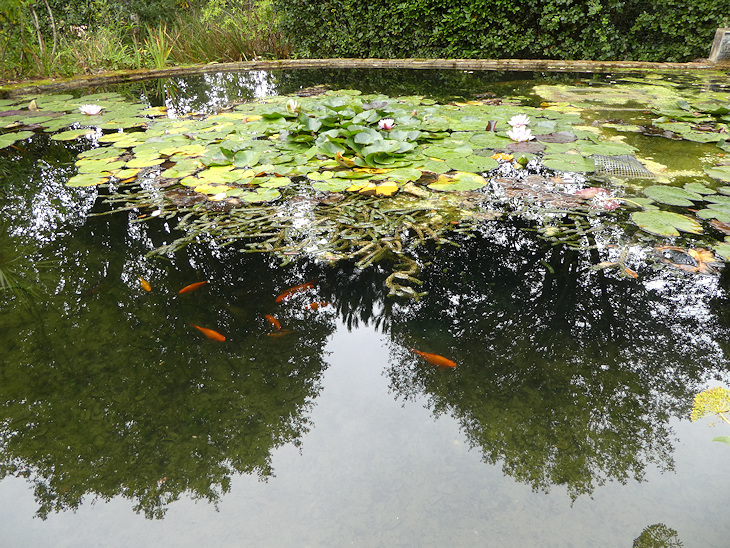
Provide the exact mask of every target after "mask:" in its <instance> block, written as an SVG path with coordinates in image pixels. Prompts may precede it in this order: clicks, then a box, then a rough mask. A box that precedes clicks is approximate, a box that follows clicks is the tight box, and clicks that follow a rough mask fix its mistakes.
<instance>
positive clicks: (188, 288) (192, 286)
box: [178, 281, 208, 293]
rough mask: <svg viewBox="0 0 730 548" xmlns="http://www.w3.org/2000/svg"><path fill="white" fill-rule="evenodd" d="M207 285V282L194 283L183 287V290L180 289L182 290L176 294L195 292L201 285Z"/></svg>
mask: <svg viewBox="0 0 730 548" xmlns="http://www.w3.org/2000/svg"><path fill="white" fill-rule="evenodd" d="M207 283H208V282H207V281H205V282H196V283H194V284H190V285H186V286H185V287H183V288H182V289H181V290H180V291H178V293H188V292H190V291H195V290H196V289H198V288H199V287H200V286H201V285H205V284H207Z"/></svg>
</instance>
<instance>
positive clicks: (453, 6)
mask: <svg viewBox="0 0 730 548" xmlns="http://www.w3.org/2000/svg"><path fill="white" fill-rule="evenodd" d="M274 5H275V6H276V8H277V11H278V13H279V17H280V24H281V26H282V28H283V30H284V31H285V32H286V33H287V35H288V37H289V39H290V40H291V42H292V44H293V45H294V48H295V53H296V55H297V56H299V57H380V58H404V57H431V58H434V57H435V58H475V59H479V58H482V59H492V58H503V59H504V58H516V59H520V58H522V59H593V60H598V61H602V60H635V61H689V60H692V59H695V58H699V57H707V55H708V54H709V51H710V45H711V44H712V39H713V37H714V35H715V30H716V29H717V28H718V27H722V26H723V25H724V24H725V23H727V22H728V21H729V20H730V19H729V18H730V0H587V1H586V0H401V1H399V0H369V1H367V2H362V1H358V0H320V1H318V2H313V1H312V0H274Z"/></svg>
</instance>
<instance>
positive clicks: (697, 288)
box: [0, 71, 730, 546]
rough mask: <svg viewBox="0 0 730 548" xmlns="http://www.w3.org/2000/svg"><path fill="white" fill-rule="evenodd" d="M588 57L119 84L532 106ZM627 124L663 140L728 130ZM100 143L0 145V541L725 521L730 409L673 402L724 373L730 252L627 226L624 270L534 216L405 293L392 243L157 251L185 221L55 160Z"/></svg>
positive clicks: (538, 535)
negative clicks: (110, 200)
mask: <svg viewBox="0 0 730 548" xmlns="http://www.w3.org/2000/svg"><path fill="white" fill-rule="evenodd" d="M600 79H603V80H604V81H605V80H606V79H607V77H606V75H598V76H589V75H535V74H500V73H481V74H478V73H477V74H469V73H448V72H431V71H414V72H408V71H398V72H393V71H374V72H370V73H368V72H365V71H358V72H353V71H333V72H323V71H316V72H315V71H312V72H306V71H305V72H288V73H279V74H269V73H249V74H215V75H207V76H200V77H190V78H186V79H177V80H174V81H165V82H158V83H147V84H143V85H139V86H138V87H135V88H131V89H126V90H123V91H124V93H129V94H130V95H131V96H133V97H136V98H141V99H142V101H143V102H144V101H147V102H149V103H150V104H152V105H153V106H154V105H160V104H163V103H166V104H167V105H168V108H169V109H174V110H175V111H176V112H177V113H184V112H201V111H202V112H208V111H214V110H215V109H216V108H219V107H221V106H223V105H226V104H228V103H229V102H231V101H239V100H241V99H249V100H250V99H253V98H255V97H264V96H269V95H273V94H287V93H293V92H295V91H297V90H300V89H301V88H305V87H308V86H313V85H320V84H326V85H329V86H330V87H331V88H333V89H338V88H340V87H343V88H352V87H356V88H358V89H360V90H362V91H363V92H367V93H370V92H382V93H386V94H390V95H399V94H401V95H405V94H415V93H418V94H421V95H427V96H431V97H434V98H435V99H437V100H440V101H448V100H452V99H454V98H463V99H464V100H468V99H470V98H472V97H474V96H475V95H476V94H480V93H484V92H490V93H494V94H495V95H497V96H504V97H507V96H512V97H521V98H523V100H524V101H525V102H526V103H531V104H539V102H540V98H539V97H537V96H536V95H535V94H534V86H535V84H536V83H544V84H549V83H564V82H568V83H570V84H571V85H572V84H574V83H577V82H579V83H585V82H590V81H598V80H600ZM695 84H696V82H692V83H690V84H687V85H688V86H692V85H695ZM726 84H727V83H726V82H723V81H722V80H721V79H720V80H719V81H712V82H709V83H708V82H703V83H702V85H701V86H700V87H702V86H704V87H703V89H706V88H710V87H713V86H714V88H715V89H716V90H720V91H723V90H727V87H726ZM581 85H583V84H581ZM729 102H730V101H729ZM625 112H626V111H624V113H623V114H622V116H624V117H625V116H626V113H625ZM632 112H633V111H632ZM591 116H592V117H593V118H595V119H598V118H599V116H598V115H597V114H595V113H593V114H586V117H587V118H588V121H589V122H590V121H591ZM631 116H638V114H636V113H633V114H631ZM633 138H634V139H636V140H637V141H641V140H646V141H647V143H646V144H645V147H653V148H652V150H651V151H650V152H649V153H647V154H650V155H651V156H652V157H653V158H654V159H655V160H656V161H657V162H661V163H662V164H664V165H668V166H670V167H671V164H672V161H677V162H679V161H678V160H676V158H677V156H682V155H686V157H687V158H691V159H692V160H691V161H693V162H697V161H698V160H697V158H702V157H703V156H706V155H709V154H715V153H716V151H715V149H714V148H712V147H714V144H712V143H710V144H702V143H699V144H698V143H691V145H687V142H686V141H680V142H679V143H682V144H684V148H682V147H680V146H679V145H678V144H677V143H678V141H673V140H668V139H661V138H650V137H647V136H644V135H636V136H633ZM652 139H653V140H652ZM90 146H91V145H90V144H89V143H88V142H87V143H84V142H80V141H79V142H71V143H69V142H58V141H54V140H51V139H48V138H47V137H45V136H42V135H37V136H36V137H34V138H33V139H32V140H30V141H28V142H25V143H23V144H22V145H21V146H20V147H19V148H18V149H14V150H12V151H8V150H6V151H5V152H4V153H3V155H2V156H0V173H2V174H3V180H2V183H0V210H1V211H2V220H3V226H2V229H3V233H2V242H0V254H1V256H0V272H3V273H4V275H6V276H12V277H13V278H12V280H14V281H15V283H16V286H15V289H14V290H13V291H10V290H5V291H3V292H2V293H0V307H1V313H0V379H1V382H0V402H1V403H2V405H0V424H2V429H1V430H0V432H1V436H0V444H1V445H0V470H1V471H2V474H3V476H4V479H3V480H2V482H0V508H1V510H0V527H2V530H3V534H2V538H3V545H5V546H30V545H34V546H43V545H47V546H50V545H52V546H79V545H105V546H128V545H140V546H159V545H175V546H201V545H216V546H284V545H293V546H342V545H354V546H441V545H445V544H446V545H451V546H536V545H537V546H630V545H632V543H634V541H635V539H639V538H641V541H640V542H639V543H638V544H636V545H637V546H680V545H684V546H724V545H726V538H727V526H725V525H724V521H725V520H724V514H725V512H724V507H725V504H726V501H727V496H726V495H727V492H728V488H729V487H730V480H728V475H727V473H726V470H725V467H726V466H727V462H728V457H730V448H728V447H727V445H725V444H722V443H716V442H715V443H713V442H712V441H711V440H712V438H713V437H715V436H719V435H724V434H727V433H728V430H730V427H727V425H725V424H724V423H723V422H722V421H720V420H719V419H718V420H716V423H717V425H716V426H714V427H709V426H708V424H709V422H710V421H709V419H703V420H701V421H698V422H694V423H693V422H690V420H689V412H690V410H691V408H692V401H693V397H694V395H695V394H696V393H697V392H699V391H700V390H702V389H704V388H707V387H708V386H714V385H718V384H720V385H727V383H728V382H730V378H729V375H728V369H729V367H730V359H728V352H729V351H730V343H729V341H730V293H729V291H730V276H729V275H728V272H727V269H725V268H719V269H718V272H716V273H714V274H710V275H702V274H699V273H696V272H688V271H685V270H681V269H676V268H671V267H670V266H668V265H665V264H662V263H661V262H659V261H653V262H652V261H651V260H649V258H648V255H647V254H646V253H645V252H644V251H643V249H644V248H646V247H647V246H649V248H650V244H648V243H647V242H648V240H647V239H646V238H642V237H635V238H634V239H632V240H629V241H627V242H625V246H626V249H627V250H628V251H629V255H628V259H627V260H626V263H625V265H626V266H625V268H629V267H630V270H631V272H634V273H635V274H637V276H633V275H621V274H622V273H621V272H620V271H617V270H616V269H594V268H591V267H593V266H595V265H596V264H598V263H599V262H600V261H601V260H603V259H604V258H605V257H604V256H603V255H602V253H603V252H605V251H606V248H600V247H598V248H597V247H590V246H587V247H585V248H580V247H575V246H568V245H563V244H561V243H560V242H556V241H550V240H549V239H546V238H544V237H541V235H540V233H539V232H538V231H537V230H536V225H535V221H534V219H530V218H524V217H510V218H505V219H500V220H497V221H490V222H484V223H482V224H480V225H479V226H478V227H476V228H475V229H473V230H470V231H468V232H464V233H456V234H455V235H453V236H452V237H451V239H452V240H453V243H454V244H456V245H442V246H439V247H437V246H435V245H425V246H423V247H422V248H421V249H419V250H418V259H419V261H420V264H421V267H422V268H421V274H420V279H421V280H422V281H423V286H422V287H421V288H419V291H425V292H427V293H426V295H425V296H423V297H422V298H420V299H418V300H414V299H408V298H393V297H388V296H387V295H388V288H387V287H386V285H385V283H384V282H385V279H386V277H387V276H388V274H389V273H390V267H389V266H388V264H387V262H385V263H384V264H380V263H377V264H375V265H373V266H371V267H369V268H366V269H359V268H357V267H356V266H355V265H354V262H353V261H342V262H340V263H338V264H336V265H334V266H329V265H327V264H326V263H322V262H319V261H317V260H316V259H315V258H303V259H301V260H299V261H293V262H289V263H288V264H286V265H281V264H280V263H281V261H280V259H278V258H275V257H271V256H269V255H264V254H250V253H241V251H242V250H243V247H242V246H236V245H234V246H229V247H221V246H219V245H217V244H215V243H213V242H208V241H205V240H197V241H194V242H193V243H191V244H190V245H188V246H187V247H185V248H183V249H181V250H179V251H177V253H175V254H171V255H167V256H162V257H161V256H159V255H149V253H150V252H151V251H153V250H155V249H156V248H158V247H160V246H162V245H164V244H166V243H168V242H169V241H170V240H171V239H173V238H175V237H177V236H178V234H177V233H176V229H175V223H174V222H173V220H172V219H163V218H161V219H153V220H152V221H150V222H138V221H139V219H138V217H139V214H138V212H136V211H124V212H117V213H114V214H110V215H97V214H100V213H107V212H108V211H109V210H110V208H113V207H114V206H109V205H108V204H105V203H103V200H102V197H103V196H104V193H105V192H107V191H106V190H104V189H103V188H102V189H98V188H97V187H92V188H91V189H86V188H83V189H74V188H69V187H67V186H66V184H65V183H66V182H67V181H68V180H69V178H70V177H72V176H73V175H74V174H75V172H76V171H75V167H74V161H75V160H76V156H77V154H78V153H79V152H81V151H83V150H86V149H88V148H89V147H90ZM687 147H694V148H691V151H689V152H688V151H687V150H686V148H687ZM0 152H2V151H0ZM688 161H689V160H688ZM679 163H681V162H679ZM695 179H697V177H696V176H695ZM708 184H710V183H708ZM622 237H623V236H622ZM672 242H673V243H679V244H682V243H683V242H684V240H682V239H681V238H680V239H679V240H672ZM639 248H641V249H639ZM622 264H624V263H622ZM140 278H142V279H144V280H145V281H147V282H148V283H149V284H150V286H151V291H146V290H144V289H143V288H142V287H141V285H140V281H139V279H140ZM199 281H207V282H208V283H207V284H204V285H203V286H201V287H199V288H197V289H196V290H194V291H190V292H187V293H179V290H180V289H181V288H183V287H186V286H188V285H189V284H192V283H195V282H199ZM309 281H313V282H314V283H313V284H311V287H309V288H306V289H305V290H303V291H299V292H296V293H294V294H293V295H292V296H291V298H288V299H280V300H279V301H278V302H277V300H276V297H277V295H281V294H282V292H284V291H285V290H286V289H287V288H290V287H293V286H297V285H300V284H304V283H306V282H309ZM311 303H327V304H326V305H325V304H322V306H320V307H319V308H315V309H313V308H311V307H310V306H309V305H310V304H311ZM267 315H270V316H274V317H275V318H276V319H278V321H279V322H280V323H281V326H282V329H281V330H280V331H277V330H276V329H275V327H273V326H272V325H271V322H270V321H269V320H267ZM193 325H197V326H204V327H208V328H210V329H214V330H215V331H216V332H218V333H220V334H224V335H225V338H226V340H224V341H220V340H214V339H209V338H207V337H206V336H204V334H203V333H201V332H199V331H197V330H196V329H195V328H194V327H192V326H193ZM289 330H290V331H289ZM272 335H273V336H272ZM410 348H416V349H419V350H422V351H426V352H430V353H435V354H439V355H443V356H447V357H448V358H450V359H452V360H454V361H455V362H457V364H458V366H457V367H456V368H455V369H452V368H439V367H434V366H433V365H430V364H429V363H427V362H426V361H425V360H423V359H421V358H420V357H419V356H416V355H415V354H413V353H412V352H411V351H410V350H409V349H410ZM652 542H653V543H652Z"/></svg>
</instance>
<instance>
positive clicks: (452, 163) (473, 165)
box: [446, 156, 499, 173]
mask: <svg viewBox="0 0 730 548" xmlns="http://www.w3.org/2000/svg"><path fill="white" fill-rule="evenodd" d="M446 164H447V165H448V166H449V167H450V168H451V169H455V170H457V171H470V172H472V173H479V172H482V171H489V170H490V169H494V168H495V167H497V166H499V162H497V160H493V159H492V158H488V157H486V156H469V157H468V158H451V159H449V160H446Z"/></svg>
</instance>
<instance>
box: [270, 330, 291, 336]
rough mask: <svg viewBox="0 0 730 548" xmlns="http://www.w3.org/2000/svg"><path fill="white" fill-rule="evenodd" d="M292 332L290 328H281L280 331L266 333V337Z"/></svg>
mask: <svg viewBox="0 0 730 548" xmlns="http://www.w3.org/2000/svg"><path fill="white" fill-rule="evenodd" d="M292 333H294V331H292V330H291V329H282V330H281V331H274V332H273V333H267V334H266V336H267V337H277V338H278V337H284V336H285V335H291V334H292Z"/></svg>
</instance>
